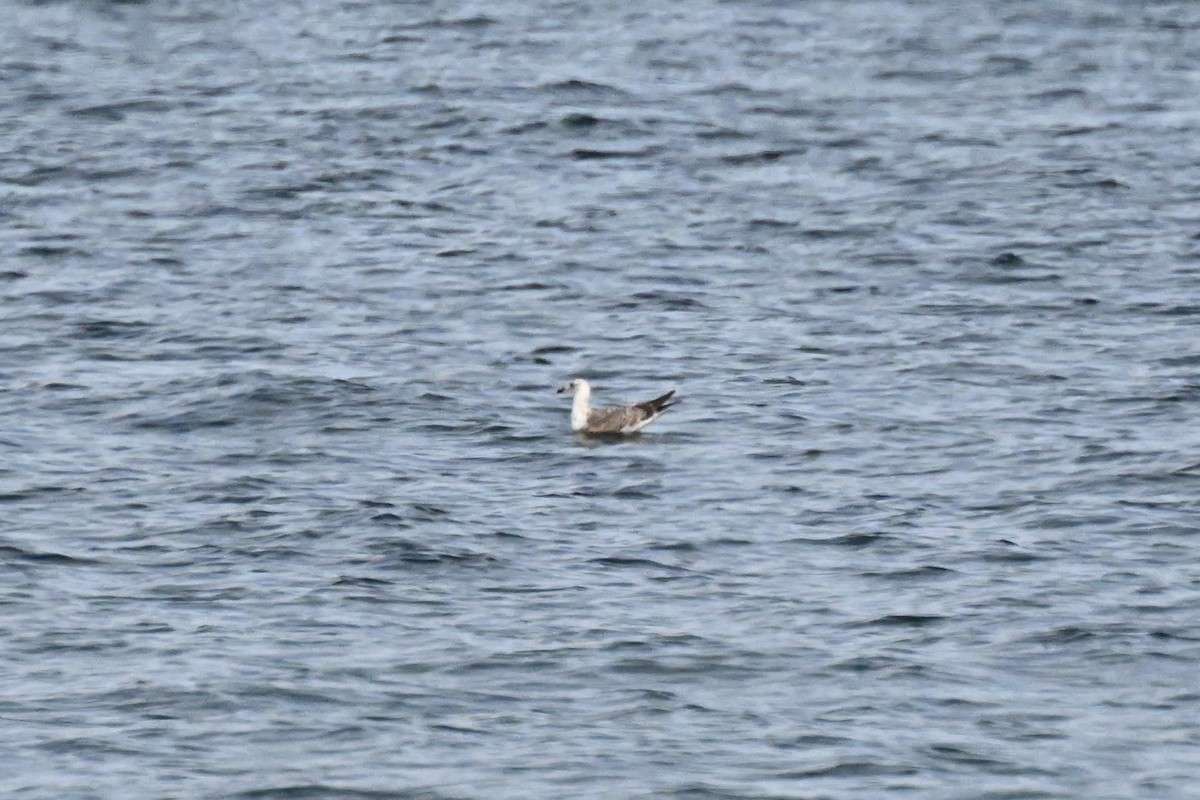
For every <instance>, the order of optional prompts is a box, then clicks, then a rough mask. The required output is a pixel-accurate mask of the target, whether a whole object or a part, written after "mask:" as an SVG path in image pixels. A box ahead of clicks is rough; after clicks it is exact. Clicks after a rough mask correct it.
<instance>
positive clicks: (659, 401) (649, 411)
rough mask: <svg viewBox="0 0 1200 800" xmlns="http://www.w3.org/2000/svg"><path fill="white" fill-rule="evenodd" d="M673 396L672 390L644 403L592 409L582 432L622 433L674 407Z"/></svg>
mask: <svg viewBox="0 0 1200 800" xmlns="http://www.w3.org/2000/svg"><path fill="white" fill-rule="evenodd" d="M673 394H675V390H674V389H672V390H671V391H669V392H667V393H666V394H664V395H663V396H661V397H656V398H654V399H653V400H647V401H646V402H644V403H635V404H634V405H630V406H612V407H610V408H596V409H593V410H592V411H591V413H589V414H588V423H587V427H586V428H584V431H586V432H587V433H624V432H625V431H627V430H629V429H630V428H634V427H637V426H638V423H645V422H648V421H649V420H652V419H654V418H655V417H657V416H658V415H659V414H661V413H663V412H664V411H666V410H667V409H668V408H670V407H671V406H673V405H675V403H672V402H670V400H671V396H672V395H673ZM676 402H678V401H676Z"/></svg>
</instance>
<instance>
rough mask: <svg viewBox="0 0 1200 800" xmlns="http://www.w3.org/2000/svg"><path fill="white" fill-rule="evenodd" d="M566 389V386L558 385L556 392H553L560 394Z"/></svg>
mask: <svg viewBox="0 0 1200 800" xmlns="http://www.w3.org/2000/svg"><path fill="white" fill-rule="evenodd" d="M566 390H567V387H565V386H560V387H558V391H556V392H555V394H562V393H563V392H565V391H566Z"/></svg>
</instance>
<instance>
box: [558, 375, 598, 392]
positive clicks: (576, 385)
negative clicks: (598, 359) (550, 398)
mask: <svg viewBox="0 0 1200 800" xmlns="http://www.w3.org/2000/svg"><path fill="white" fill-rule="evenodd" d="M591 390H592V387H591V386H588V382H587V381H585V380H584V379H583V378H572V379H571V380H569V381H567V382H566V383H565V384H563V385H562V386H560V387H559V388H558V393H559V394H562V393H563V392H581V393H585V394H586V393H588V392H590V391H591Z"/></svg>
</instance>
